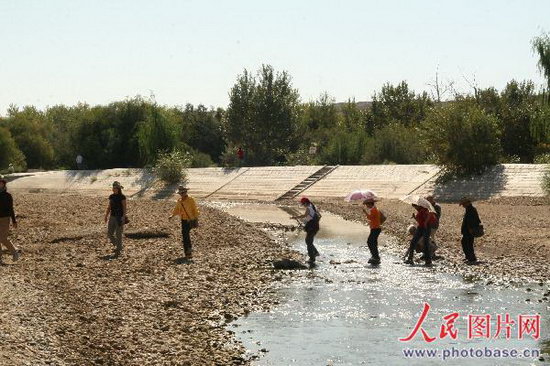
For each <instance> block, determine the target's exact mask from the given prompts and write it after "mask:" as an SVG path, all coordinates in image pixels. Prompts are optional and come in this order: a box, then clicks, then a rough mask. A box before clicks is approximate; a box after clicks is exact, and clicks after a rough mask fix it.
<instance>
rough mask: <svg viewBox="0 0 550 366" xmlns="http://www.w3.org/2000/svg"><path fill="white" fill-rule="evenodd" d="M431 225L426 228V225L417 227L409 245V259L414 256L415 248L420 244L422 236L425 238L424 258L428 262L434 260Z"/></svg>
mask: <svg viewBox="0 0 550 366" xmlns="http://www.w3.org/2000/svg"><path fill="white" fill-rule="evenodd" d="M430 231H431V230H430V227H427V228H424V227H417V228H416V231H415V232H414V236H413V238H412V239H411V244H410V246H409V259H412V258H413V255H414V249H415V248H416V245H417V244H418V241H419V240H420V238H423V239H424V258H425V260H426V262H431V261H432V255H431V252H430V244H429V243H430Z"/></svg>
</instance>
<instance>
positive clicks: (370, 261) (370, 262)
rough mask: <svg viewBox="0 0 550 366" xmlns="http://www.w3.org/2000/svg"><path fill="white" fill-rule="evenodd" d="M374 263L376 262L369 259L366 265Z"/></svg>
mask: <svg viewBox="0 0 550 366" xmlns="http://www.w3.org/2000/svg"><path fill="white" fill-rule="evenodd" d="M375 261H376V259H374V258H372V257H371V258H370V259H369V261H368V262H367V263H368V264H372V263H373V262H375Z"/></svg>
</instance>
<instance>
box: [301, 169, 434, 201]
mask: <svg viewBox="0 0 550 366" xmlns="http://www.w3.org/2000/svg"><path fill="white" fill-rule="evenodd" d="M438 172H439V168H438V167H436V166H434V165H363V166H349V165H348V166H339V167H338V168H337V169H336V170H334V171H333V172H332V173H330V174H329V175H327V176H326V177H325V178H324V179H322V180H320V181H319V182H317V183H315V184H314V185H313V186H312V187H311V188H309V189H307V190H305V191H304V192H303V193H304V195H306V196H311V197H342V198H343V197H345V196H346V195H347V194H348V193H349V192H351V191H353V190H356V189H372V190H373V191H375V192H376V193H378V195H380V197H384V198H400V197H402V196H404V195H406V194H409V193H410V192H411V191H414V190H415V189H417V188H418V187H419V186H421V185H422V184H424V183H425V182H426V181H428V180H429V179H431V178H432V177H434V176H435V175H436V174H437V173H438Z"/></svg>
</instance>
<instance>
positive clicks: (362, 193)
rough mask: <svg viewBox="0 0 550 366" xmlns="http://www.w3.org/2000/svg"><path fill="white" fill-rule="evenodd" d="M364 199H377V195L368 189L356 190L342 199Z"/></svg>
mask: <svg viewBox="0 0 550 366" xmlns="http://www.w3.org/2000/svg"><path fill="white" fill-rule="evenodd" d="M366 199H373V200H375V201H378V195H377V194H376V193H374V191H371V190H370V189H362V190H356V191H353V192H351V193H350V194H348V195H347V196H346V198H344V201H346V202H351V201H364V200H366Z"/></svg>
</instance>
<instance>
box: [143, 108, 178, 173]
mask: <svg viewBox="0 0 550 366" xmlns="http://www.w3.org/2000/svg"><path fill="white" fill-rule="evenodd" d="M179 135H180V126H178V124H177V120H176V116H175V114H174V113H173V111H167V110H165V109H163V108H161V107H159V106H158V105H157V104H152V105H150V106H149V107H148V108H147V113H146V115H145V120H144V121H141V122H139V123H138V126H137V139H138V145H139V152H140V156H141V159H142V161H143V162H144V163H152V162H154V161H155V160H156V158H157V155H158V153H159V152H163V151H172V150H174V149H176V150H177V149H178V148H181V146H182V144H181V142H180V139H179Z"/></svg>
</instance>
